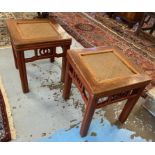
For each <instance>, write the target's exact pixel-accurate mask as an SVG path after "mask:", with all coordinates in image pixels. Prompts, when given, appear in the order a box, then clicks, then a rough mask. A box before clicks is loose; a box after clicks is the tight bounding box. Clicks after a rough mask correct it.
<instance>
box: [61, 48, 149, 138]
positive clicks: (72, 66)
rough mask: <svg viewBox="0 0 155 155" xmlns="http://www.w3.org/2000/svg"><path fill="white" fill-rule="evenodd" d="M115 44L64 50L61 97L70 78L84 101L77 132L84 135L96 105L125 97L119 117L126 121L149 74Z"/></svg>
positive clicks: (66, 92) (64, 96)
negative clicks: (140, 68) (131, 60)
mask: <svg viewBox="0 0 155 155" xmlns="http://www.w3.org/2000/svg"><path fill="white" fill-rule="evenodd" d="M121 53H122V52H121V51H119V50H118V49H117V48H116V47H96V48H88V49H81V50H69V51H68V52H67V65H66V73H65V83H64V90H63V98H64V99H68V98H69V94H70V89H71V84H72V82H73V83H74V84H75V85H76V87H77V88H78V90H79V91H80V93H81V96H82V98H83V100H84V102H85V104H86V108H85V113H84V118H83V121H82V125H81V129H80V134H81V136H82V137H84V136H86V135H87V132H88V129H89V126H90V123H91V120H92V117H93V114H94V111H95V109H97V108H101V107H103V106H106V105H109V104H112V103H115V102H119V101H122V100H127V102H126V104H125V106H124V108H123V110H122V112H121V114H120V116H119V121H120V122H121V123H123V122H125V120H126V119H127V117H128V115H129V113H130V112H131V110H132V108H133V107H134V105H135V104H136V102H137V100H138V99H139V97H140V95H141V94H142V92H143V90H144V88H145V87H146V85H147V84H149V82H150V77H148V76H147V75H145V74H144V73H143V72H142V71H140V70H139V69H137V67H136V66H134V65H133V64H132V63H131V62H129V60H128V59H127V58H126V57H125V56H124V55H123V54H121Z"/></svg>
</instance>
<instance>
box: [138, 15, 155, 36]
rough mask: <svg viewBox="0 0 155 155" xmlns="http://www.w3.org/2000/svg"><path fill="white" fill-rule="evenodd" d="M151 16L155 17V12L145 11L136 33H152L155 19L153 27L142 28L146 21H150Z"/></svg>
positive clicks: (154, 27)
mask: <svg viewBox="0 0 155 155" xmlns="http://www.w3.org/2000/svg"><path fill="white" fill-rule="evenodd" d="M147 17H149V18H148V19H146V18H147ZM151 18H155V13H154V12H145V13H144V14H143V18H142V20H141V21H140V23H139V25H138V28H137V31H136V34H137V35H138V34H139V33H140V31H148V30H149V31H150V32H149V33H150V34H152V33H153V32H154V30H155V21H154V23H153V25H152V26H151V27H147V28H142V27H143V25H144V23H147V22H149V20H150V19H151Z"/></svg>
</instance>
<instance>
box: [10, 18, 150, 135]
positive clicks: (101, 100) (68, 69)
mask: <svg viewBox="0 0 155 155" xmlns="http://www.w3.org/2000/svg"><path fill="white" fill-rule="evenodd" d="M7 26H8V30H9V32H10V37H11V43H12V49H13V55H14V60H15V66H16V68H18V69H19V74H20V78H21V84H22V89H23V92H24V93H27V92H29V88H28V81H27V74H26V67H25V63H27V62H32V61H35V60H38V59H45V58H50V59H51V61H52V62H53V61H54V58H55V57H62V73H61V80H62V81H64V91H63V97H64V99H68V98H69V94H70V89H71V84H72V82H73V83H74V84H75V85H76V86H77V88H78V89H79V91H80V93H81V96H82V98H83V100H84V102H85V103H86V109H85V114H84V118H83V121H82V125H81V130H80V134H81V136H82V137H83V136H86V135H87V132H88V129H89V126H90V123H91V120H92V117H93V114H94V111H95V109H97V108H101V107H103V106H105V105H108V104H111V103H114V102H118V101H122V100H125V99H127V103H126V104H125V106H124V108H123V111H122V113H121V115H120V117H119V120H120V122H122V123H123V122H124V121H125V120H126V119H127V117H128V115H129V113H130V112H131V110H132V108H133V106H134V105H135V103H136V102H137V100H138V99H139V97H140V95H141V93H142V92H143V90H144V88H145V87H146V85H147V84H148V83H149V82H150V78H149V77H148V76H147V75H145V74H144V73H142V72H141V71H139V69H137V67H135V66H134V65H133V64H132V63H130V62H129V61H128V60H127V58H126V57H125V56H124V55H122V54H121V51H119V50H118V49H117V48H115V47H97V48H90V49H89V48H88V49H82V50H69V49H70V45H71V38H70V37H69V36H68V35H67V34H66V32H65V31H64V30H63V29H62V28H61V27H60V26H59V25H58V24H56V23H55V21H53V20H50V21H49V20H8V21H7ZM59 46H60V47H62V49H63V52H62V53H61V54H58V53H57V52H56V47H59ZM25 50H34V53H35V54H34V57H31V58H25V57H24V51H25ZM67 50H68V51H67Z"/></svg>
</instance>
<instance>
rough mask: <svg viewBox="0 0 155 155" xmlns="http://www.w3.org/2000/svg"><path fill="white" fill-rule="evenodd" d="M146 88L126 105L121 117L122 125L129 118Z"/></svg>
mask: <svg viewBox="0 0 155 155" xmlns="http://www.w3.org/2000/svg"><path fill="white" fill-rule="evenodd" d="M144 88H145V87H144ZM144 88H140V89H139V91H138V93H137V96H136V97H134V98H130V99H128V101H127V103H126V104H125V106H124V108H123V110H122V112H121V114H120V116H119V121H120V122H121V123H124V122H125V121H126V119H127V118H128V116H129V114H130V112H131V110H132V109H133V107H134V105H135V104H136V102H137V101H138V99H139V97H140V96H141V93H142V92H143V90H144Z"/></svg>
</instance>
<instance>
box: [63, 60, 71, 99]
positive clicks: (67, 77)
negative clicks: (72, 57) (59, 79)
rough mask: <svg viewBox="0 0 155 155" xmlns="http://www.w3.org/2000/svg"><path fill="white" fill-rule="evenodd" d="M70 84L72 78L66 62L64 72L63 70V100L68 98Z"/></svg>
mask: <svg viewBox="0 0 155 155" xmlns="http://www.w3.org/2000/svg"><path fill="white" fill-rule="evenodd" d="M71 85H72V78H71V77H70V75H69V63H68V62H67V64H66V72H65V82H64V90H63V98H64V99H65V100H67V99H69V95H70V90H71Z"/></svg>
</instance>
